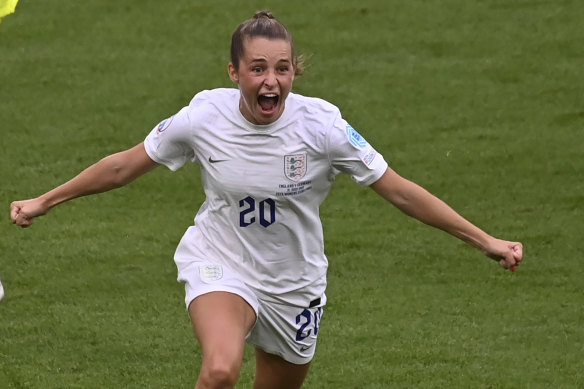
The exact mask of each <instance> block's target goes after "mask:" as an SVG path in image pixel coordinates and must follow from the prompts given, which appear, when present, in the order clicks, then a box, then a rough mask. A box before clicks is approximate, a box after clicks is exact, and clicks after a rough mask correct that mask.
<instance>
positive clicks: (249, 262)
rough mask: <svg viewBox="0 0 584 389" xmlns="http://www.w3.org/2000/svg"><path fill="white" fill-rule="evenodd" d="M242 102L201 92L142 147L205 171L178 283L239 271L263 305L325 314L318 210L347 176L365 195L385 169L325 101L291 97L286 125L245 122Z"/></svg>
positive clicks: (221, 92)
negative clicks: (198, 272)
mask: <svg viewBox="0 0 584 389" xmlns="http://www.w3.org/2000/svg"><path fill="white" fill-rule="evenodd" d="M239 97H240V92H239V90H237V89H214V90H210V91H203V92H201V93H199V94H197V95H196V96H195V97H194V98H193V100H192V101H191V103H190V104H189V106H187V107H184V108H183V109H181V110H180V111H179V112H178V113H177V114H176V115H174V116H172V117H171V118H169V119H166V120H165V121H163V122H161V123H160V124H159V125H158V126H157V127H155V128H154V129H153V130H152V132H151V133H150V134H149V135H148V136H147V138H146V140H145V142H144V144H145V147H146V151H147V153H148V155H149V156H150V157H151V158H152V159H153V160H154V161H156V162H158V163H161V164H164V165H166V166H167V167H169V168H170V169H171V170H176V169H178V168H180V167H181V166H183V165H184V164H185V163H187V162H189V161H192V162H194V161H197V162H198V163H199V164H200V167H201V173H202V174H201V177H202V183H203V187H204V190H205V195H206V200H205V202H204V203H203V205H202V206H201V208H200V209H199V211H198V213H197V215H196V217H195V225H194V226H192V227H190V228H189V229H188V230H187V231H186V233H185V235H184V236H183V238H182V240H181V242H180V244H179V246H178V248H177V250H176V253H175V262H176V265H177V267H178V270H179V278H180V273H181V271H182V270H183V269H185V268H187V267H188V266H189V264H190V263H191V262H193V261H197V260H198V261H211V262H215V263H218V264H223V265H226V266H229V267H231V268H232V269H234V270H235V271H237V272H239V273H240V275H241V277H242V279H243V281H244V282H245V283H246V284H247V285H248V286H249V287H250V288H251V289H252V290H253V291H254V292H255V293H256V294H257V295H258V297H259V298H260V299H263V300H267V301H274V302H281V303H285V304H289V305H295V306H300V307H307V306H308V304H309V302H310V301H312V300H314V299H316V298H322V299H323V305H324V302H325V301H326V297H325V295H324V291H325V287H326V271H327V267H328V262H327V258H326V256H325V254H324V243H323V232H322V225H321V222H320V218H319V207H320V204H321V203H322V201H323V200H324V199H325V198H326V196H327V194H328V193H329V190H330V188H331V185H332V183H333V181H334V177H335V176H336V175H337V174H338V173H339V172H344V173H347V174H349V175H350V176H351V177H352V178H353V180H354V181H356V182H357V183H358V184H360V185H364V186H365V185H370V184H372V183H373V182H375V181H376V180H377V179H379V178H380V177H381V175H382V174H383V173H384V172H385V170H386V169H387V163H386V162H385V160H384V159H383V157H382V156H381V155H380V154H379V153H377V152H376V151H375V150H374V149H373V148H372V147H371V146H370V145H369V144H368V143H367V142H366V141H365V140H364V139H363V138H362V137H361V136H360V135H359V134H358V133H357V132H356V131H355V130H354V129H352V127H351V126H350V125H348V123H347V122H346V121H345V120H344V119H343V118H342V117H341V114H340V112H339V110H338V108H336V107H335V106H333V105H332V104H330V103H328V102H326V101H324V100H321V99H316V98H309V97H304V96H300V95H297V94H294V93H290V94H289V96H288V98H287V100H286V104H285V110H284V112H283V114H282V116H281V117H280V118H279V119H278V120H277V121H275V122H274V123H271V124H269V125H262V126H260V125H253V124H251V123H249V122H248V121H247V120H246V119H245V118H244V117H243V116H242V114H241V112H240V111H239Z"/></svg>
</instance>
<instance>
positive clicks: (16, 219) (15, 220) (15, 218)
mask: <svg viewBox="0 0 584 389" xmlns="http://www.w3.org/2000/svg"><path fill="white" fill-rule="evenodd" d="M10 219H11V220H12V224H16V225H17V226H20V227H29V226H30V225H31V224H32V222H33V218H32V217H28V216H26V214H25V213H24V212H23V211H22V206H21V205H20V204H19V203H18V202H13V203H12V204H10Z"/></svg>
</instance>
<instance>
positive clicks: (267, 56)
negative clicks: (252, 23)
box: [242, 37, 292, 61]
mask: <svg viewBox="0 0 584 389" xmlns="http://www.w3.org/2000/svg"><path fill="white" fill-rule="evenodd" d="M242 59H244V60H245V61H255V60H267V61H269V60H275V61H280V60H288V61H292V46H291V44H290V42H288V41H287V40H284V39H267V38H263V37H252V38H247V39H245V40H244V42H243V58H242Z"/></svg>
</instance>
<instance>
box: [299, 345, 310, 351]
mask: <svg viewBox="0 0 584 389" xmlns="http://www.w3.org/2000/svg"><path fill="white" fill-rule="evenodd" d="M311 347H312V345H310V346H302V347H300V351H301V352H302V351H306V350H308V349H309V348H311Z"/></svg>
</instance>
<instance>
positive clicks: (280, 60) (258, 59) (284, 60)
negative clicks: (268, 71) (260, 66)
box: [250, 58, 292, 63]
mask: <svg viewBox="0 0 584 389" xmlns="http://www.w3.org/2000/svg"><path fill="white" fill-rule="evenodd" d="M266 62H268V61H267V60H266V59H264V58H256V59H252V60H251V61H250V63H266ZM280 62H286V63H292V61H290V60H289V59H288V58H282V59H279V60H278V63H280Z"/></svg>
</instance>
